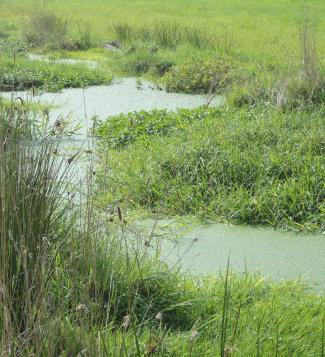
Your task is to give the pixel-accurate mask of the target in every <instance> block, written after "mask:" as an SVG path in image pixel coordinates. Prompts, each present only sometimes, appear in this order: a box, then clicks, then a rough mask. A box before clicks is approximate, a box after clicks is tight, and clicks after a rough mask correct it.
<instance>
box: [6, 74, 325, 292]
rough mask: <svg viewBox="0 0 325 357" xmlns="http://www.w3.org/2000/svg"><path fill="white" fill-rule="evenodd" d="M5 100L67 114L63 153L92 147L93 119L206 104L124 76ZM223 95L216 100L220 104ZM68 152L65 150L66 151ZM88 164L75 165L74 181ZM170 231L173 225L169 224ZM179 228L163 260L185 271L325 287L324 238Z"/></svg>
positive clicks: (52, 114) (62, 115)
mask: <svg viewBox="0 0 325 357" xmlns="http://www.w3.org/2000/svg"><path fill="white" fill-rule="evenodd" d="M0 94H1V96H3V97H5V98H8V99H9V98H15V97H21V98H23V99H24V100H30V101H32V102H36V103H43V104H50V105H52V109H51V110H50V117H49V121H50V122H51V123H52V124H54V123H55V121H56V120H57V119H58V118H70V120H71V122H72V126H73V125H74V126H77V127H78V129H77V130H76V132H75V133H74V134H73V135H71V136H66V137H62V138H61V139H60V140H61V141H60V147H61V151H63V152H65V154H66V155H68V156H71V155H72V153H73V152H75V151H78V150H81V149H84V150H85V151H87V150H89V148H90V147H91V148H93V145H94V141H93V140H92V138H91V133H92V129H93V125H94V120H93V119H94V118H95V119H96V120H97V119H99V120H100V119H106V118H107V117H109V116H112V115H116V114H120V113H128V112H133V111H140V110H151V109H155V108H158V109H168V110H176V109H177V108H194V107H198V106H200V105H203V104H205V103H206V101H207V98H206V97H205V96H202V95H186V94H175V93H167V92H165V91H161V90H157V89H154V88H153V85H152V84H151V83H149V82H147V81H141V83H139V82H138V81H137V80H136V79H135V78H123V79H120V80H116V81H114V82H113V83H112V84H111V85H109V86H95V87H88V88H85V89H65V90H63V91H62V92H60V93H43V94H40V95H37V96H31V94H30V92H17V93H0ZM221 102H222V98H220V97H217V98H215V99H214V102H213V103H212V105H219V104H220V103H221ZM67 152H68V153H67ZM86 166H87V165H85V164H84V163H82V161H79V162H77V163H76V170H75V171H76V173H77V174H78V175H79V176H78V175H77V177H78V180H80V179H82V176H83V175H84V172H85V170H86ZM168 227H169V228H171V229H172V232H175V229H173V224H172V223H171V224H168ZM181 232H182V231H179V232H178V234H177V240H176V241H171V240H163V246H162V255H163V259H164V260H165V261H166V262H167V263H168V264H169V265H171V266H173V265H175V264H178V263H181V266H182V269H183V270H184V271H190V272H191V273H195V274H196V273H199V274H212V273H216V272H218V271H220V270H221V271H223V270H225V268H226V265H227V260H228V256H229V257H230V267H231V268H232V269H234V270H236V271H238V272H245V271H246V270H247V271H249V272H260V273H261V274H262V275H264V276H266V277H270V278H272V279H276V280H282V279H297V278H301V279H302V280H303V281H305V282H306V283H308V284H311V285H315V286H316V287H317V289H321V290H323V289H324V291H325V236H323V235H317V236H314V235H297V234H294V233H284V232H277V231H274V230H272V229H266V228H253V227H238V226H236V227H231V226H227V225H223V224H213V225H211V226H202V225H197V224H187V225H186V232H184V231H183V233H182V234H181Z"/></svg>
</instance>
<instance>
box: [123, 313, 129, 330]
mask: <svg viewBox="0 0 325 357" xmlns="http://www.w3.org/2000/svg"><path fill="white" fill-rule="evenodd" d="M130 324H131V318H130V315H126V316H124V318H123V324H122V326H123V328H124V329H125V330H126V329H127V328H128V327H129V326H130Z"/></svg>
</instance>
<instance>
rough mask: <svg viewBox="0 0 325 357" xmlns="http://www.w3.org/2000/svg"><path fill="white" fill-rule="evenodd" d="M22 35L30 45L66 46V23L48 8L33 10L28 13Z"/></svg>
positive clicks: (58, 47) (56, 47)
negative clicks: (31, 12)
mask: <svg viewBox="0 0 325 357" xmlns="http://www.w3.org/2000/svg"><path fill="white" fill-rule="evenodd" d="M22 37H23V39H24V40H25V41H26V42H27V43H28V45H30V46H31V47H43V46H44V47H47V48H48V49H51V50H54V49H60V48H68V47H69V40H68V23H67V21H66V20H62V19H61V18H60V17H58V16H57V15H55V14H54V13H53V12H51V11H49V10H40V11H35V12H33V14H31V15H29V17H28V19H27V21H26V23H25V26H24V28H23V30H22Z"/></svg>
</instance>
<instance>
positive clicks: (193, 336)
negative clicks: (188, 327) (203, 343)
mask: <svg viewBox="0 0 325 357" xmlns="http://www.w3.org/2000/svg"><path fill="white" fill-rule="evenodd" d="M199 336H200V332H199V331H197V330H193V331H192V333H191V338H190V341H191V342H195V341H196V340H197V339H198V338H199Z"/></svg>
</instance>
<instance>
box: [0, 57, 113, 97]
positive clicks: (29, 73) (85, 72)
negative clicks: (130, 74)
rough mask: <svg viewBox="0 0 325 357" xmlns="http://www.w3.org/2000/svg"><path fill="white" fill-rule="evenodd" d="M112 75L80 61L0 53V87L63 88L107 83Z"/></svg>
mask: <svg viewBox="0 0 325 357" xmlns="http://www.w3.org/2000/svg"><path fill="white" fill-rule="evenodd" d="M111 80H112V76H111V75H110V74H109V73H107V72H104V71H102V70H100V69H89V68H87V67H86V66H83V65H67V64H57V63H47V62H40V61H29V60H27V59H26V58H23V57H18V58H10V57H9V56H8V55H4V56H1V55H0V90H2V91H17V90H26V89H31V88H34V89H40V90H43V91H58V90H60V89H63V88H68V87H69V88H71V87H72V88H74V87H85V86H88V85H99V84H108V83H110V82H111Z"/></svg>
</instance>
